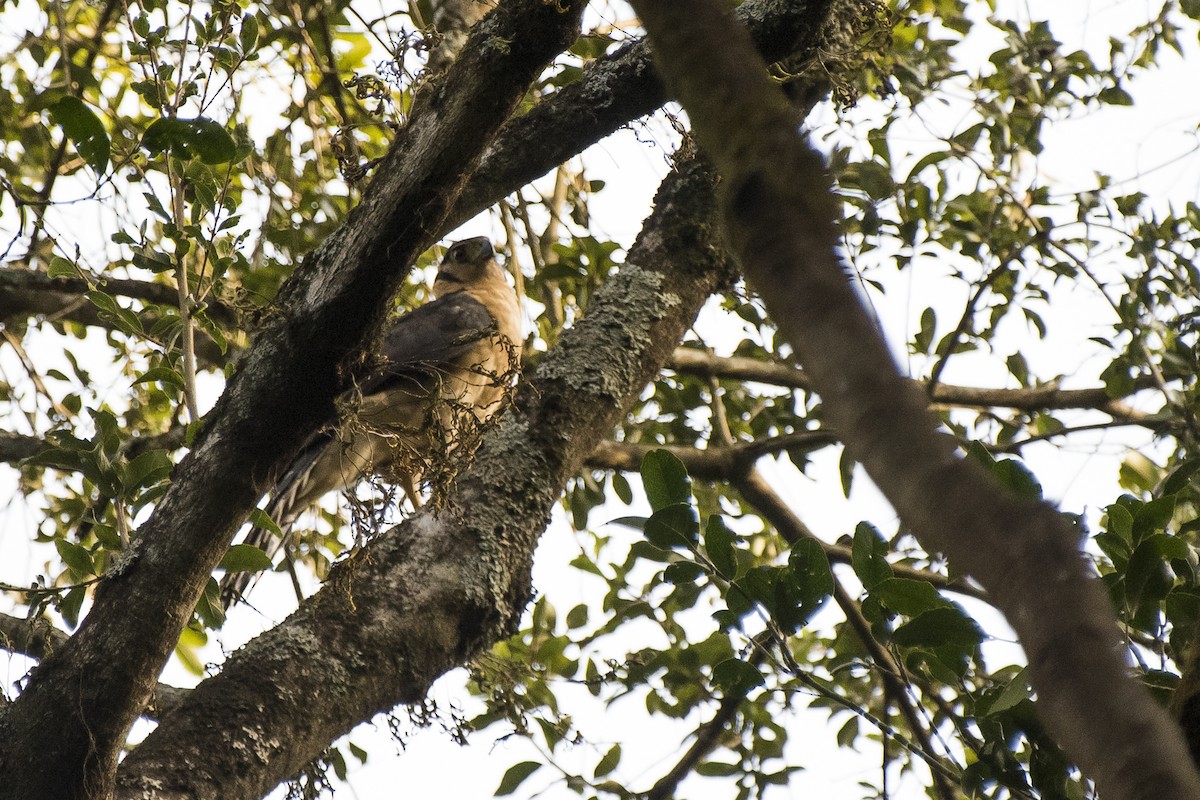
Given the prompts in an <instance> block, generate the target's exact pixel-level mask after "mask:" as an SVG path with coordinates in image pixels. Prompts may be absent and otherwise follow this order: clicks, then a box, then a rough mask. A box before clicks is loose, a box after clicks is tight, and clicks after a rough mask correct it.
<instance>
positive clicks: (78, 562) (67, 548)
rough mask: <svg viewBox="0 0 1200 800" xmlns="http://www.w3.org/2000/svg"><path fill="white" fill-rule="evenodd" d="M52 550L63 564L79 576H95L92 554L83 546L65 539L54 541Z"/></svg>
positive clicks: (94, 563)
mask: <svg viewBox="0 0 1200 800" xmlns="http://www.w3.org/2000/svg"><path fill="white" fill-rule="evenodd" d="M54 549H55V550H57V551H58V556H59V558H61V559H62V560H63V563H64V564H66V565H67V566H68V567H70V568H71V569H72V570H74V571H75V572H76V573H78V574H80V575H95V574H96V562H95V561H93V560H92V553H91V551H90V550H88V549H87V548H86V547H84V546H83V545H79V544H75V543H74V542H68V541H67V540H66V539H55V540H54Z"/></svg>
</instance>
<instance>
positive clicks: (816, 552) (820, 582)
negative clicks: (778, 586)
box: [788, 539, 833, 611]
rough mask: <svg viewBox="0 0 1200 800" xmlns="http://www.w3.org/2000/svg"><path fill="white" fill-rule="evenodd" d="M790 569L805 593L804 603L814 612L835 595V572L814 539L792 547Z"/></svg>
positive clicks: (789, 560) (789, 559)
mask: <svg viewBox="0 0 1200 800" xmlns="http://www.w3.org/2000/svg"><path fill="white" fill-rule="evenodd" d="M788 567H790V568H791V570H792V574H793V575H795V576H796V580H797V581H798V582H799V584H800V586H801V587H802V588H803V591H804V603H805V604H806V605H811V606H812V607H813V608H812V609H811V610H812V611H815V610H816V607H817V606H819V605H820V604H821V603H823V602H825V598H827V597H829V596H830V595H832V594H833V571H832V570H831V569H830V568H829V557H828V556H827V555H825V550H824V548H822V547H821V545H820V544H819V543H817V542H814V541H813V540H812V539H801V540H800V541H798V542H796V543H795V544H794V545H792V552H791V553H789V554H788Z"/></svg>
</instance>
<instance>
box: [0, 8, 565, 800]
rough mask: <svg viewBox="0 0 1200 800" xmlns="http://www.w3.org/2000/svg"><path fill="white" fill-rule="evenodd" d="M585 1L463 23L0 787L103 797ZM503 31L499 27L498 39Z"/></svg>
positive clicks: (64, 669)
mask: <svg viewBox="0 0 1200 800" xmlns="http://www.w3.org/2000/svg"><path fill="white" fill-rule="evenodd" d="M583 6H584V3H583V2H582V0H569V2H565V3H563V4H562V5H561V6H560V5H558V4H553V3H551V4H547V3H545V2H542V0H511V1H510V2H507V3H505V4H504V5H503V6H502V7H501V8H499V9H498V10H497V11H496V12H495V13H493V14H492V15H491V16H490V17H489V18H488V19H487V20H485V21H484V22H483V23H481V24H480V25H479V26H477V28H476V29H475V30H474V31H473V35H472V40H471V43H470V45H469V46H468V48H467V50H466V51H465V52H464V53H463V55H462V57H461V58H460V60H459V61H457V62H456V63H455V64H454V65H453V66H452V67H451V69H450V70H449V72H448V73H447V74H446V78H445V80H444V81H440V82H435V83H434V84H433V85H431V86H430V87H429V91H428V92H427V94H426V96H425V98H424V100H423V102H422V107H423V108H424V109H425V113H423V114H421V115H419V116H417V117H415V118H414V119H413V120H412V122H411V123H410V124H409V126H408V127H407V128H405V129H404V130H403V131H402V132H401V133H400V134H399V135H398V137H397V140H396V142H395V143H394V145H393V147H392V149H391V150H390V151H389V154H388V156H387V157H386V158H385V159H384V161H383V162H382V164H381V167H380V170H379V173H378V175H377V177H376V179H375V180H374V181H373V182H372V184H371V186H370V188H369V190H368V191H367V192H366V194H365V195H364V198H363V202H362V203H361V205H360V206H359V207H358V208H356V209H355V210H354V211H353V212H352V213H351V214H350V216H349V217H348V219H347V221H346V223H345V224H344V225H343V226H342V227H340V228H339V229H338V230H337V231H336V232H335V233H334V234H333V235H332V236H330V237H329V239H328V240H327V241H326V242H324V243H323V244H322V246H321V247H319V248H318V249H317V250H316V251H314V252H313V253H312V254H310V256H309V257H308V258H306V259H305V262H304V264H303V265H302V266H301V268H300V269H299V270H297V272H296V273H295V274H294V275H293V277H292V278H291V279H290V280H289V282H288V283H287V284H286V285H285V286H284V288H283V289H282V290H281V291H280V296H279V308H280V310H279V313H278V314H277V315H275V316H274V317H272V318H271V319H270V320H269V321H268V323H267V324H266V325H265V326H264V328H263V330H262V331H261V332H260V334H259V336H258V338H257V340H256V341H255V344H254V346H253V347H252V348H250V350H249V351H248V352H247V354H246V357H245V360H244V362H243V363H242V365H241V367H240V368H239V370H238V371H237V373H236V374H235V375H234V376H233V377H232V378H231V379H230V381H229V383H228V385H227V387H226V390H225V392H224V394H223V395H222V397H221V400H220V401H219V402H218V404H217V407H216V408H215V409H214V410H213V412H212V413H211V415H210V417H209V421H208V422H207V424H206V426H205V428H204V430H203V432H202V433H201V434H200V436H199V437H198V439H197V441H196V443H195V446H194V448H193V450H192V451H191V452H190V453H189V454H188V455H187V456H186V457H185V458H184V459H183V460H182V461H181V462H180V463H179V465H178V466H177V467H176V469H175V472H174V474H173V479H172V483H171V487H170V489H169V490H168V492H167V493H166V494H165V495H164V497H163V499H162V501H161V502H160V503H159V505H158V506H157V508H156V509H155V511H154V513H153V514H152V515H151V517H150V519H149V520H148V521H147V522H146V524H145V525H143V526H142V528H141V529H140V530H139V532H138V536H137V538H136V540H135V541H134V542H133V544H132V545H131V547H130V548H129V550H128V551H127V552H126V554H125V557H124V558H123V559H121V560H120V563H118V564H116V565H115V566H114V567H113V569H112V571H111V574H110V575H108V576H106V578H105V580H104V581H103V583H102V584H101V586H100V587H99V589H98V590H97V592H96V594H95V597H94V600H93V605H92V609H91V612H90V613H89V614H88V615H87V617H86V619H85V620H84V621H83V623H82V625H81V626H80V628H79V629H78V631H76V633H75V634H74V635H73V636H72V637H71V639H70V640H69V641H68V642H66V643H65V644H64V645H63V646H62V647H61V648H59V649H57V650H55V652H54V653H52V654H51V655H50V657H49V658H47V659H45V660H44V661H42V662H41V663H40V664H39V665H38V667H37V668H36V669H35V670H34V671H33V672H32V674H31V675H30V678H29V682H28V684H27V686H26V687H25V689H24V691H23V692H22V693H21V695H20V696H19V697H18V698H17V699H16V701H15V702H13V703H12V704H11V705H9V706H8V707H7V708H6V709H5V710H4V712H3V715H2V716H0V765H2V766H3V769H4V774H5V780H4V782H3V783H2V784H0V797H3V798H21V799H24V798H34V797H38V798H42V797H45V798H51V797H53V798H85V797H88V798H102V797H108V796H109V795H110V794H111V792H112V789H113V785H114V784H113V781H114V776H115V770H116V763H117V756H118V754H119V753H120V751H121V748H122V747H123V746H124V743H125V736H126V733H127V731H128V729H129V726H130V725H131V724H132V722H133V721H134V719H136V718H137V716H138V714H140V713H141V711H142V709H143V708H145V706H146V704H147V701H148V700H149V698H150V696H151V693H152V692H153V689H154V686H155V679H156V677H157V675H158V673H159V671H160V670H161V669H162V665H163V664H164V663H165V662H166V660H167V658H168V657H169V656H170V654H171V651H172V649H173V648H174V646H175V643H176V642H177V641H178V639H179V634H180V631H182V629H183V626H184V625H185V624H186V623H187V621H188V620H189V619H190V618H191V614H192V610H193V608H194V607H195V604H196V601H197V599H198V598H199V596H200V593H201V591H202V589H203V586H204V584H205V582H206V581H207V580H208V578H209V575H210V574H211V573H212V570H213V569H214V568H215V567H216V566H217V564H218V562H219V561H220V559H221V557H222V555H223V554H224V552H225V550H226V548H227V547H228V546H229V542H230V540H231V539H232V538H233V534H234V532H235V531H236V530H237V528H238V526H239V525H240V524H241V523H242V521H243V520H244V519H245V518H246V515H247V514H248V512H249V511H250V509H251V508H253V506H254V503H255V502H256V501H257V500H258V497H259V496H260V495H261V493H262V491H263V489H264V488H265V487H266V486H267V485H268V483H269V479H270V476H271V474H272V473H273V472H274V471H275V470H276V469H278V465H280V464H283V463H285V462H286V461H287V460H289V459H290V458H291V457H292V455H293V454H294V453H295V452H296V450H297V449H298V448H299V446H300V444H301V442H302V441H303V440H304V438H305V437H306V436H307V435H308V434H309V433H310V432H311V431H313V430H315V429H316V427H317V426H318V425H319V424H321V422H322V420H324V419H326V418H328V416H329V415H330V414H331V412H332V398H333V397H334V395H335V394H336V393H337V391H338V390H339V388H340V386H341V384H342V381H343V377H344V374H345V373H346V371H347V370H348V369H349V368H350V367H351V366H352V360H353V354H354V353H355V352H358V351H361V349H362V348H363V347H364V346H365V345H366V344H367V341H368V338H369V337H370V336H371V335H373V334H374V332H375V330H376V329H377V328H378V325H379V323H381V322H382V320H383V317H384V315H385V313H386V309H387V305H388V303H389V301H390V299H391V297H392V296H393V294H394V292H395V290H396V288H397V287H398V285H399V282H400V281H401V280H402V279H403V277H404V274H405V273H406V272H407V271H408V269H409V268H410V265H411V264H412V263H413V261H414V260H415V259H416V257H417V255H419V254H420V253H421V252H422V251H423V250H424V249H426V248H427V247H428V246H429V245H430V244H432V242H433V241H434V240H435V239H436V237H437V235H438V232H439V231H440V230H442V228H443V225H444V221H445V218H446V216H447V214H448V213H449V211H450V209H451V208H452V207H453V205H454V202H455V200H456V198H457V196H458V194H459V192H460V191H461V187H462V184H463V182H464V181H465V176H466V175H468V174H470V172H471V169H472V168H473V166H474V165H475V163H476V162H477V160H478V158H479V156H480V154H481V153H482V152H483V149H484V148H485V147H486V145H487V144H488V142H489V141H490V140H491V139H492V137H494V135H495V133H496V131H497V130H498V129H499V127H500V125H501V124H502V123H503V121H504V120H505V119H506V118H507V117H508V116H509V115H510V114H511V113H512V111H513V110H514V109H515V107H516V105H517V103H518V102H519V101H520V99H521V97H522V96H523V95H524V93H525V92H526V90H527V89H528V87H529V84H530V83H531V82H532V81H533V79H534V78H536V77H537V76H538V75H539V74H540V73H541V71H542V70H543V69H544V68H545V66H546V65H547V64H548V63H549V62H550V60H551V59H552V58H554V56H556V55H557V54H558V53H559V52H561V51H562V49H563V48H565V47H566V46H568V45H569V44H570V43H571V42H572V41H574V39H575V37H576V36H577V35H578V30H579V17H580V14H581V12H582V8H583ZM500 43H503V44H502V45H501V44H500Z"/></svg>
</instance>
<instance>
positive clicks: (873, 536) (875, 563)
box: [850, 522, 892, 589]
mask: <svg viewBox="0 0 1200 800" xmlns="http://www.w3.org/2000/svg"><path fill="white" fill-rule="evenodd" d="M887 551H888V545H887V542H886V541H884V538H883V537H882V536H880V535H879V531H877V530H875V527H874V526H873V525H871V523H869V522H860V523H858V527H856V528H855V529H854V544H853V547H852V549H851V553H850V566H852V567H853V568H854V574H855V575H857V576H858V579H859V580H860V581H862V584H863V586H865V587H867V589H870V588H872V587H873V586H875V584H877V583H879V582H880V581H882V580H885V579H887V578H890V577H892V567H891V565H890V564H888V562H887Z"/></svg>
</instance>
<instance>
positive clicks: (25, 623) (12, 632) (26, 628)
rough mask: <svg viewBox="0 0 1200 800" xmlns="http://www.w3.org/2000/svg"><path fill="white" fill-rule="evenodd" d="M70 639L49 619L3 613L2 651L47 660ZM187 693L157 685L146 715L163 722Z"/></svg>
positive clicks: (1, 625) (167, 686)
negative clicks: (161, 718) (24, 617)
mask: <svg viewBox="0 0 1200 800" xmlns="http://www.w3.org/2000/svg"><path fill="white" fill-rule="evenodd" d="M68 638H70V637H69V636H68V635H67V634H66V633H64V632H63V631H61V630H59V629H58V628H56V627H54V625H53V624H51V622H50V620H48V619H46V618H45V617H38V618H36V619H22V618H21V617H14V616H12V615H11V614H0V649H2V650H7V651H8V652H10V653H18V654H20V655H24V656H29V657H30V658H34V659H43V658H46V657H47V656H48V655H50V654H51V653H53V652H54V650H55V649H56V648H59V647H62V646H63V645H64V644H66V642H67V639H68ZM187 693H188V690H187V689H180V688H178V687H175V686H170V685H168V684H165V683H159V684H157V685H156V686H155V687H154V697H153V699H152V700H151V702H150V705H149V707H148V708H147V709H146V714H145V716H147V717H149V718H150V719H159V718H160V717H161V716H162V715H164V714H168V713H170V712H171V711H172V710H173V709H175V708H178V707H179V704H180V703H182V702H183V698H184V697H185V696H187Z"/></svg>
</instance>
